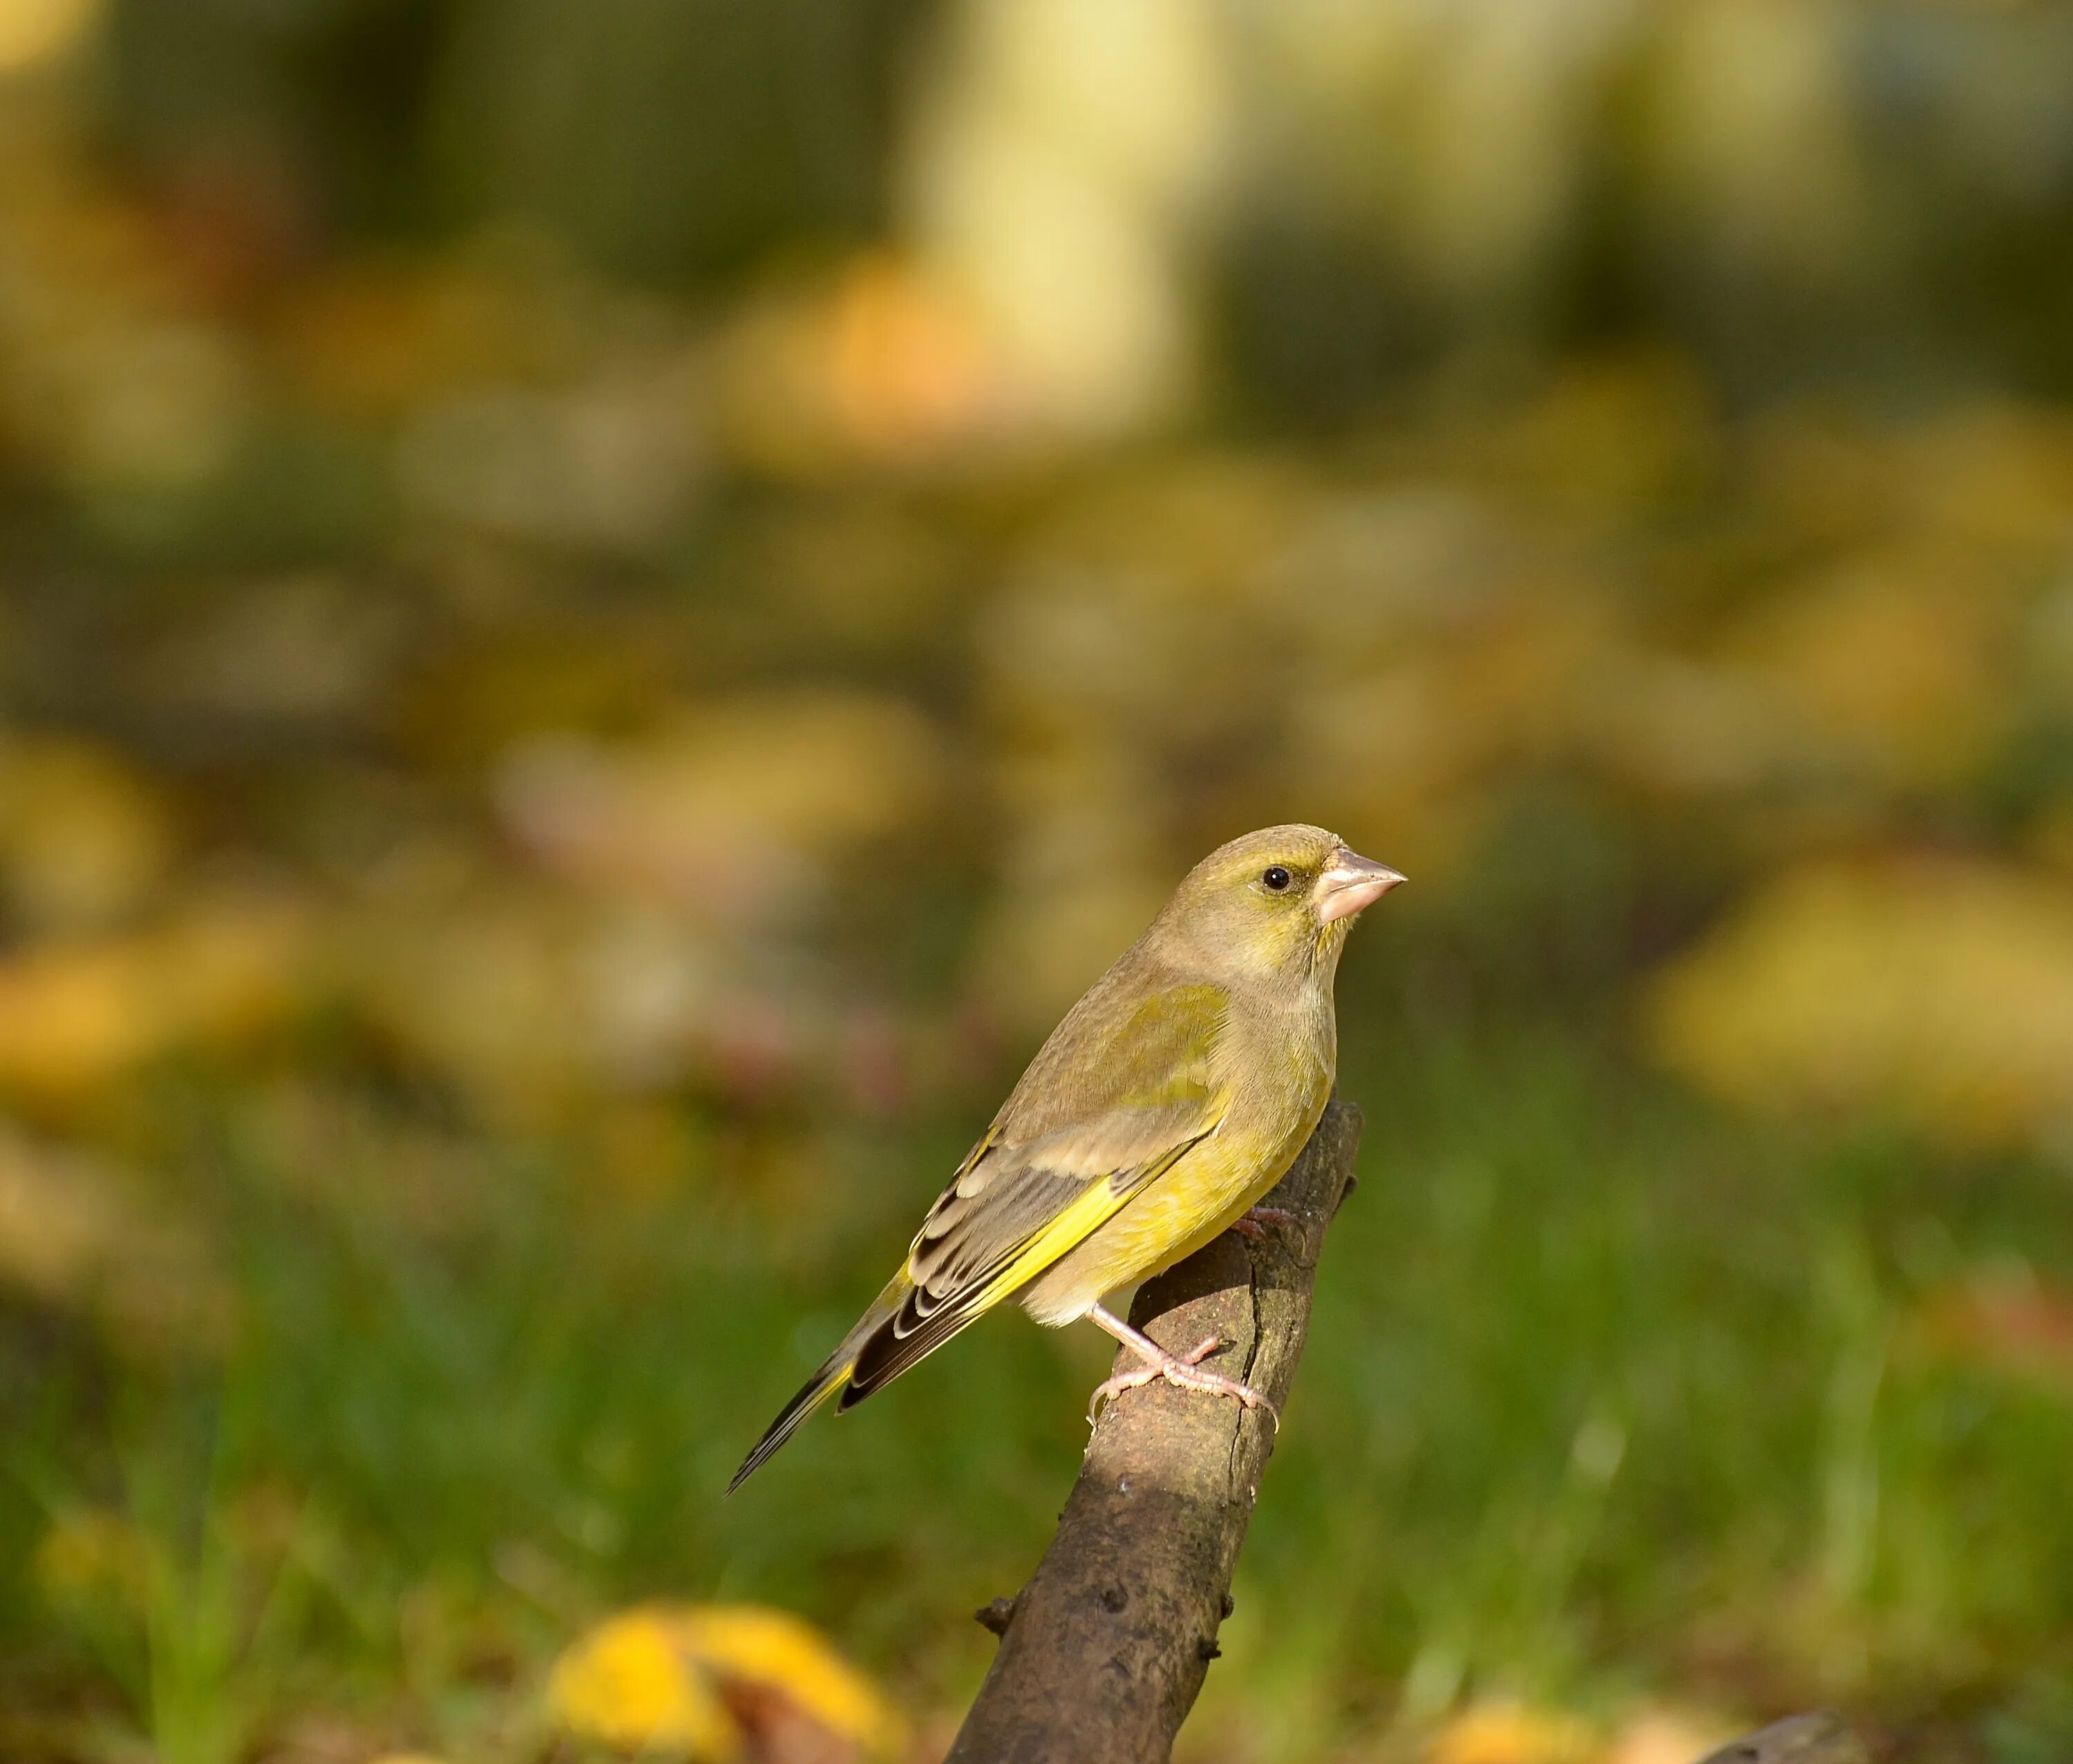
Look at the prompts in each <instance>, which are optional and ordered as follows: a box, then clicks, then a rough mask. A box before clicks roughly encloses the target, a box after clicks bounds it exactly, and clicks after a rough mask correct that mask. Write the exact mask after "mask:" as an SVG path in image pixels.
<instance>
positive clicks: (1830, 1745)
mask: <svg viewBox="0 0 2073 1764" xmlns="http://www.w3.org/2000/svg"><path fill="white" fill-rule="evenodd" d="M1699 1764H1871V1754H1870V1753H1869V1751H1867V1750H1865V1743H1864V1741H1862V1740H1861V1739H1859V1738H1858V1737H1857V1735H1856V1734H1854V1733H1852V1732H1851V1731H1850V1730H1849V1729H1848V1728H1847V1727H1845V1726H1844V1725H1843V1721H1842V1718H1841V1717H1840V1716H1838V1715H1836V1714H1833V1713H1832V1712H1830V1711H1828V1710H1827V1709H1816V1710H1815V1712H1813V1713H1812V1714H1811V1715H1791V1716H1787V1717H1786V1718H1785V1720H1783V1721H1773V1722H1772V1723H1771V1724H1770V1726H1768V1727H1765V1728H1759V1729H1758V1730H1757V1731H1756V1732H1755V1733H1747V1734H1745V1735H1744V1736H1743V1737H1741V1738H1740V1739H1738V1740H1731V1741H1729V1742H1728V1744H1726V1745H1723V1746H1722V1747H1721V1749H1720V1750H1718V1751H1717V1752H1708V1754H1706V1755H1705V1757H1704V1758H1701V1759H1700V1761H1699Z"/></svg>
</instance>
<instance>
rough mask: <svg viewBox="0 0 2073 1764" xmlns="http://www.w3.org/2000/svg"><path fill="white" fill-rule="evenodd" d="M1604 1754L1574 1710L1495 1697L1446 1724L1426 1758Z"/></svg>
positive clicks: (1548, 1760)
mask: <svg viewBox="0 0 2073 1764" xmlns="http://www.w3.org/2000/svg"><path fill="white" fill-rule="evenodd" d="M1601 1755H1602V1747H1601V1745H1600V1743H1599V1740H1598V1737H1597V1734H1596V1733H1595V1732H1594V1731H1593V1729H1591V1728H1590V1727H1589V1726H1588V1725H1585V1723H1584V1722H1582V1721H1579V1720H1577V1719H1576V1717H1574V1716H1573V1715H1565V1714H1564V1713H1562V1712H1560V1710H1557V1709H1537V1708H1527V1707H1526V1706H1525V1705H1523V1704H1515V1703H1491V1704H1483V1705H1482V1707H1480V1708H1472V1709H1469V1710H1466V1711H1465V1712H1463V1713H1461V1714H1460V1715H1457V1716H1456V1717H1454V1718H1453V1720H1452V1721H1449V1723H1448V1724H1447V1725H1445V1727H1444V1728H1442V1729H1440V1732H1439V1733H1438V1734H1437V1736H1436V1737H1435V1738H1434V1739H1433V1741H1432V1748H1431V1750H1429V1751H1428V1753H1427V1754H1426V1764H1595V1761H1596V1760H1597V1758H1600V1757H1601Z"/></svg>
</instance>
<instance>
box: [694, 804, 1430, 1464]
mask: <svg viewBox="0 0 2073 1764" xmlns="http://www.w3.org/2000/svg"><path fill="white" fill-rule="evenodd" d="M1402 880H1403V877H1402V876H1399V874H1397V872H1395V871H1394V870H1392V869H1390V868H1387V867H1386V866H1384V865H1383V864H1379V863H1375V862H1374V861H1373V860H1372V859H1368V858H1364V857H1361V856H1358V855H1356V854H1355V853H1354V852H1352V851H1349V850H1348V849H1347V848H1346V844H1345V843H1344V842H1343V841H1341V839H1339V838H1338V836H1337V835H1336V834H1332V833H1327V832H1325V830H1324V829H1323V828H1321V827H1314V826H1276V827H1267V828H1266V829H1264V830H1262V831H1260V832H1258V833H1248V834H1247V835H1245V836H1244V837H1243V839H1234V840H1232V841H1231V842H1230V844H1228V845H1225V846H1221V847H1218V849H1217V850H1216V851H1212V852H1211V853H1210V855H1209V856H1207V857H1206V858H1205V859H1202V861H1201V863H1198V864H1197V865H1196V866H1195V867H1194V868H1193V869H1192V870H1190V871H1189V872H1188V874H1187V875H1186V876H1185V878H1183V879H1182V880H1181V885H1180V887H1179V888H1177V889H1175V890H1174V892H1173V899H1172V900H1170V901H1168V902H1167V903H1166V905H1165V906H1164V909H1161V911H1160V914H1159V916H1158V917H1156V919H1154V920H1153V921H1152V925H1151V928H1150V929H1148V930H1147V931H1146V932H1145V934H1144V936H1142V937H1140V938H1139V939H1138V940H1137V941H1136V942H1135V943H1133V944H1132V945H1131V946H1130V948H1129V949H1127V950H1125V951H1124V952H1123V955H1122V956H1121V958H1119V959H1118V961H1117V962H1116V963H1115V966H1113V967H1111V968H1110V969H1109V971H1107V973H1106V974H1104V975H1102V977H1101V978H1100V979H1098V980H1097V981H1095V982H1094V984H1093V985H1092V986H1091V987H1089V988H1088V989H1087V991H1086V995H1085V996H1084V997H1082V999H1081V1000H1080V1002H1079V1003H1078V1004H1076V1005H1074V1007H1073V1008H1072V1009H1071V1010H1070V1011H1069V1012H1066V1013H1065V1020H1063V1021H1062V1022H1061V1023H1060V1024H1059V1025H1058V1026H1057V1028H1055V1029H1053V1031H1052V1032H1051V1037H1050V1039H1049V1041H1046V1042H1045V1044H1044V1045H1043V1047H1042V1048H1041V1049H1040V1050H1039V1051H1038V1053H1037V1055H1036V1058H1035V1059H1034V1060H1032V1061H1030V1063H1029V1069H1028V1070H1027V1071H1026V1072H1024V1074H1022V1078H1021V1080H1020V1082H1019V1083H1017V1084H1016V1086H1015V1089H1014V1090H1013V1091H1012V1093H1011V1094H1010V1095H1009V1097H1008V1101H1007V1102H1006V1103H1004V1104H1003V1105H1002V1107H1001V1110H1000V1112H999V1114H998V1115H995V1117H994V1119H993V1124H992V1125H991V1127H988V1128H987V1130H986V1133H985V1135H984V1136H983V1138H981V1139H980V1140H979V1144H976V1145H975V1146H974V1147H973V1148H971V1152H968V1153H967V1154H966V1157H965V1160H964V1162H963V1163H962V1164H959V1165H958V1171H957V1174H956V1176H955V1177H953V1178H952V1179H951V1181H950V1186H949V1187H948V1188H946V1189H944V1190H943V1192H942V1196H941V1197H940V1198H938V1201H936V1204H935V1205H934V1206H932V1207H931V1208H929V1214H928V1217H927V1218H925V1219H924V1220H923V1221H922V1222H921V1230H920V1231H919V1232H918V1233H917V1234H916V1236H915V1238H914V1241H913V1243H912V1244H911V1245H909V1248H908V1251H907V1259H906V1261H905V1263H903V1264H902V1265H901V1267H900V1271H899V1272H898V1273H897V1274H896V1275H894V1276H893V1277H892V1280H891V1281H890V1282H888V1284H887V1285H886V1288H885V1290H884V1292H880V1294H879V1295H878V1296H877V1298H876V1300H873V1302H872V1306H871V1308H870V1309H868V1311H866V1312H865V1313H863V1317H861V1318H859V1320H858V1322H857V1325H856V1326H855V1328H854V1329H851V1331H850V1332H849V1333H848V1334H847V1335H846V1336H844V1337H843V1341H842V1345H841V1346H839V1347H838V1348H836V1350H835V1352H834V1353H832V1354H830V1355H829V1356H828V1358H827V1359H826V1362H825V1363H823V1364H822V1366H821V1368H820V1370H818V1371H817V1372H815V1373H814V1375H813V1376H812V1377H811V1378H810V1379H808V1380H807V1381H806V1385H805V1386H804V1387H803V1388H802V1390H801V1391H799V1394H798V1395H797V1396H795V1397H793V1399H792V1400H791V1401H790V1402H789V1403H786V1404H785V1408H784V1411H783V1412H782V1413H781V1414H780V1415H779V1416H778V1417H777V1420H774V1421H773V1422H772V1423H771V1424H770V1428H769V1432H766V1433H764V1436H763V1437H762V1438H761V1439H760V1440H757V1441H756V1445H755V1448H754V1449H752V1451H751V1452H750V1453H749V1454H748V1457H746V1458H745V1459H744V1460H743V1461H742V1465H741V1468H740V1469H738V1470H736V1472H735V1473H734V1479H733V1481H732V1482H729V1483H728V1484H727V1492H728V1493H729V1494H732V1493H733V1492H734V1490H736V1489H738V1488H739V1487H740V1486H741V1485H742V1484H743V1483H744V1482H746V1481H748V1478H749V1477H750V1476H751V1475H752V1474H753V1473H755V1472H756V1469H758V1468H759V1467H760V1465H763V1464H764V1462H765V1461H768V1460H769V1457H770V1456H771V1454H772V1453H774V1452H775V1451H776V1450H777V1448H778V1447H779V1446H781V1445H783V1444H784V1443H785V1440H788V1439H789V1438H790V1437H791V1436H792V1435H793V1433H794V1432H797V1429H798V1428H799V1425H800V1424H801V1423H802V1422H803V1421H804V1420H806V1417H807V1416H809V1415H810V1414H812V1413H813V1412H814V1410H815V1409H817V1408H818V1407H820V1406H821V1404H822V1403H824V1402H826V1400H827V1399H829V1398H830V1396H833V1395H835V1393H836V1392H837V1391H840V1392H841V1394H842V1401H841V1403H840V1407H842V1408H844V1409H848V1408H851V1407H855V1405H856V1404H857V1403H860V1402H862V1401H863V1399H864V1398H866V1397H867V1396H869V1395H871V1394H872V1391H877V1390H880V1389H883V1388H884V1387H885V1386H886V1385H887V1384H889V1383H891V1382H892V1380H893V1379H896V1378H897V1377H898V1376H899V1375H900V1374H901V1373H902V1372H904V1371H905V1370H907V1369H908V1367H909V1366H913V1365H914V1364H915V1363H916V1362H918V1361H920V1360H921V1359H923V1358H925V1357H926V1356H928V1355H929V1354H933V1352H935V1350H937V1349H938V1348H939V1347H941V1346H942V1345H943V1344H944V1342H947V1341H949V1340H950V1337H952V1336H954V1335H955V1334H956V1333H958V1331H959V1330H960V1329H963V1328H964V1327H965V1326H966V1325H967V1324H969V1323H971V1322H973V1321H975V1320H976V1319H977V1318H978V1317H980V1316H981V1315H983V1313H986V1312H987V1311H990V1310H991V1309H993V1307H994V1306H995V1305H996V1304H999V1303H1000V1302H1001V1301H1002V1300H1004V1299H1015V1300H1019V1301H1020V1304H1022V1307H1023V1309H1025V1310H1026V1311H1028V1313H1029V1314H1030V1315H1031V1316H1032V1317H1035V1318H1036V1321H1038V1322H1040V1323H1045V1324H1049V1325H1052V1326H1053V1327H1054V1328H1055V1327H1058V1326H1061V1325H1064V1324H1067V1323H1070V1322H1073V1321H1076V1320H1077V1319H1078V1318H1080V1317H1086V1318H1087V1319H1089V1320H1090V1321H1092V1322H1094V1323H1095V1324H1098V1325H1099V1326H1100V1327H1101V1328H1102V1329H1106V1330H1107V1332H1108V1333H1110V1334H1111V1335H1112V1336H1114V1337H1115V1338H1116V1340H1118V1341H1119V1342H1122V1343H1123V1344H1124V1346H1127V1347H1128V1348H1129V1349H1131V1351H1132V1352H1134V1353H1135V1354H1137V1355H1138V1357H1139V1358H1140V1359H1141V1360H1142V1361H1143V1362H1144V1364H1143V1366H1142V1367H1141V1368H1140V1369H1139V1370H1134V1371H1131V1372H1125V1373H1122V1374H1119V1375H1117V1376H1116V1377H1115V1378H1112V1379H1109V1380H1108V1382H1107V1383H1105V1384H1103V1385H1102V1387H1100V1389H1099V1390H1098V1391H1096V1392H1095V1393H1094V1403H1095V1404H1096V1405H1097V1406H1098V1404H1099V1403H1100V1402H1101V1400H1102V1398H1103V1397H1104V1396H1108V1397H1114V1396H1115V1395H1119V1393H1120V1392H1121V1391H1123V1390H1127V1389H1129V1388H1131V1387H1134V1386H1136V1385H1140V1384H1146V1383H1151V1382H1152V1380H1154V1379H1166V1380H1167V1381H1168V1383H1173V1384H1176V1385H1178V1386H1181V1387H1183V1388H1185V1389H1188V1390H1194V1391H1207V1392H1210V1393H1212V1394H1214V1395H1221V1396H1229V1397H1233V1398H1235V1399H1237V1400H1238V1401H1239V1402H1241V1403H1244V1404H1245V1405H1246V1406H1247V1407H1268V1408H1269V1412H1271V1405H1268V1404H1267V1402H1266V1399H1265V1398H1263V1397H1262V1396H1261V1395H1260V1394H1259V1392H1258V1391H1255V1390H1252V1389H1251V1388H1250V1387H1247V1386H1246V1385H1243V1384H1241V1383H1238V1382H1237V1381H1236V1380H1235V1379H1227V1378H1224V1377H1221V1376H1219V1375H1218V1374H1216V1373H1214V1372H1210V1371H1206V1370H1203V1368H1202V1366H1201V1363H1200V1362H1201V1361H1202V1360H1203V1359H1205V1358H1207V1357H1208V1356H1209V1355H1210V1354H1212V1353H1214V1352H1215V1351H1216V1350H1218V1348H1220V1347H1221V1346H1223V1345H1224V1344H1223V1343H1222V1342H1219V1341H1218V1340H1217V1339H1215V1338H1214V1337H1212V1338H1211V1339H1210V1340H1209V1341H1206V1342H1202V1343H1201V1345H1200V1346H1197V1348H1195V1349H1194V1350H1193V1351H1192V1352H1191V1353H1189V1354H1169V1353H1168V1352H1167V1351H1166V1350H1164V1348H1162V1347H1160V1346H1159V1345H1158V1343H1157V1342H1154V1341H1152V1339H1151V1338H1150V1337H1148V1336H1146V1335H1144V1334H1142V1333H1140V1332H1139V1331H1137V1330H1135V1329H1132V1328H1131V1326H1130V1325H1128V1324H1127V1323H1126V1322H1124V1321H1123V1319H1122V1318H1120V1317H1116V1316H1115V1315H1114V1314H1112V1313H1111V1312H1109V1311H1107V1310H1106V1309H1103V1308H1102V1303H1101V1301H1102V1298H1103V1297H1105V1296H1107V1294H1109V1293H1111V1292H1115V1291H1117V1290H1118V1289H1119V1288H1123V1287H1126V1286H1130V1285H1132V1284H1135V1283H1136V1282H1137V1281H1140V1280H1144V1279H1146V1278H1148V1276H1152V1275H1154V1274H1156V1273H1158V1272H1159V1271H1160V1270H1161V1269H1164V1268H1168V1267H1172V1266H1173V1264H1174V1263H1177V1262H1178V1261H1181V1259H1183V1258H1185V1257H1186V1256H1188V1255H1191V1254H1193V1252H1194V1251H1196V1250H1198V1249H1200V1248H1201V1247H1202V1246H1203V1245H1204V1244H1205V1243H1208V1242H1210V1239H1213V1238H1214V1237H1215V1236H1216V1235H1217V1234H1218V1233H1219V1232H1221V1231H1224V1230H1229V1229H1230V1228H1232V1227H1233V1226H1240V1227H1241V1228H1243V1227H1244V1226H1247V1225H1248V1224H1253V1225H1254V1229H1255V1231H1256V1230H1257V1225H1256V1223H1255V1222H1252V1221H1251V1220H1250V1219H1249V1218H1248V1215H1249V1214H1250V1212H1251V1209H1252V1207H1253V1204H1254V1203H1255V1201H1258V1200H1259V1197H1261V1196H1262V1195H1263V1194H1264V1193H1266V1192H1267V1190H1268V1189H1271V1187H1273V1186H1274V1185H1275V1184H1276V1182H1277V1181H1280V1179H1281V1177H1282V1176H1283V1175H1284V1173H1285V1172H1286V1171H1287V1170H1288V1166H1289V1165H1290V1164H1292V1163H1294V1162H1295V1160H1296V1153H1297V1152H1300V1150H1301V1149H1302V1148H1303V1144H1304V1141H1305V1140H1308V1139H1309V1136H1310V1133H1311V1130H1312V1129H1313V1128H1314V1127H1316V1126H1317V1121H1318V1118H1319V1117H1320V1116H1321V1115H1323V1113H1324V1111H1325V1103H1326V1102H1327V1100H1329V1098H1330V1096H1331V1094H1332V1082H1333V1075H1334V1074H1335V1072H1336V1070H1337V1064H1338V1022H1337V1017H1336V1016H1335V1015H1334V1014H1333V1004H1332V982H1333V976H1334V975H1336V974H1337V971H1338V965H1339V952H1340V950H1341V949H1342V948H1344V946H1345V945H1346V932H1347V930H1348V929H1349V928H1350V926H1351V925H1352V923H1353V921H1354V917H1355V916H1356V915H1357V914H1358V913H1360V912H1361V911H1362V909H1364V908H1366V907H1369V906H1372V905H1374V903H1375V902H1376V901H1379V900H1380V899H1381V898H1382V896H1383V895H1385V894H1387V892H1389V891H1390V890H1391V888H1395V886H1396V885H1397V884H1399V882H1401V881H1402ZM1277 1419H1278V1417H1277Z"/></svg>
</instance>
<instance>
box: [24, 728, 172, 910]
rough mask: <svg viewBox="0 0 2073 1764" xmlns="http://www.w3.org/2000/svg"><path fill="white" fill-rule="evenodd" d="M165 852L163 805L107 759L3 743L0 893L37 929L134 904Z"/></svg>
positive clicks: (67, 746) (60, 742)
mask: <svg viewBox="0 0 2073 1764" xmlns="http://www.w3.org/2000/svg"><path fill="white" fill-rule="evenodd" d="M170 845H171V828H170V826H169V824H168V817H167V813H166V810H165V809H164V807H163V805H162V804H161V803H160V802H159V800H158V799H157V798H155V796H154V795H153V794H152V793H151V792H150V789H149V788H148V787H147V786H146V785H145V783H144V781H142V779H141V778H140V777H138V776H137V774H136V773H134V772H133V771H132V770H131V769H130V768H129V767H127V766H126V765H124V764H122V761H121V760H118V759H117V757H116V756H114V755H113V754H111V753H109V752H106V751H105V749H103V748H98V747H96V746H93V745H91V744H88V743H86V742H84V741H75V740H64V739H46V740H34V741H30V740H19V741H12V742H4V743H0V887H4V889H5V892H6V904H7V905H8V906H9V907H10V909H12V910H13V911H14V913H16V914H18V915H19V916H20V917H21V918H22V919H23V921H26V922H27V924H28V925H31V926H32V927H34V928H35V929H69V928H73V927H83V926H92V925H98V924H101V923H102V922H103V921H107V920H109V919H112V918H114V917H118V916H119V915H121V914H122V913H126V912H128V911H129V910H130V909H132V908H133V907H134V906H136V905H138V904H139V903H140V902H141V901H142V900H143V898H144V897H145V895H146V892H147V891H148V890H149V889H150V888H151V886H152V885H153V884H155V882H157V880H159V876H161V875H162V874H163V871H164V869H165V866H166V861H167V856H168V855H169V847H170Z"/></svg>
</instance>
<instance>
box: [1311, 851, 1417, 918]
mask: <svg viewBox="0 0 2073 1764" xmlns="http://www.w3.org/2000/svg"><path fill="white" fill-rule="evenodd" d="M1402 880H1403V877H1402V876H1400V875H1399V874H1398V873H1397V872H1395V870H1392V869H1391V868H1389V866H1388V865H1387V864H1386V863H1376V862H1375V861H1374V859H1373V858H1364V857H1362V856H1361V855H1360V854H1359V853H1358V852H1357V851H1348V850H1347V849H1346V847H1344V846H1343V845H1342V846H1341V847H1339V849H1338V851H1337V854H1336V855H1334V856H1333V859H1332V865H1331V868H1329V869H1328V870H1326V871H1325V873H1324V874H1323V875H1322V876H1319V877H1318V878H1317V890H1316V892H1315V893H1314V894H1313V896H1312V898H1313V900H1315V901H1316V902H1317V917H1318V918H1319V919H1320V920H1321V921H1323V922H1324V923H1325V924H1326V925H1329V924H1330V923H1331V922H1332V921H1333V920H1334V919H1350V918H1351V917H1353V916H1354V914H1355V913H1358V912H1361V911H1362V910H1363V909H1366V908H1368V907H1371V906H1373V905H1374V903H1375V902H1376V901H1379V900H1380V899H1381V898H1382V897H1383V896H1384V895H1385V894H1387V893H1388V892H1389V891H1390V890H1391V888H1395V886H1396V884H1398V883H1399V882H1401V881H1402Z"/></svg>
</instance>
